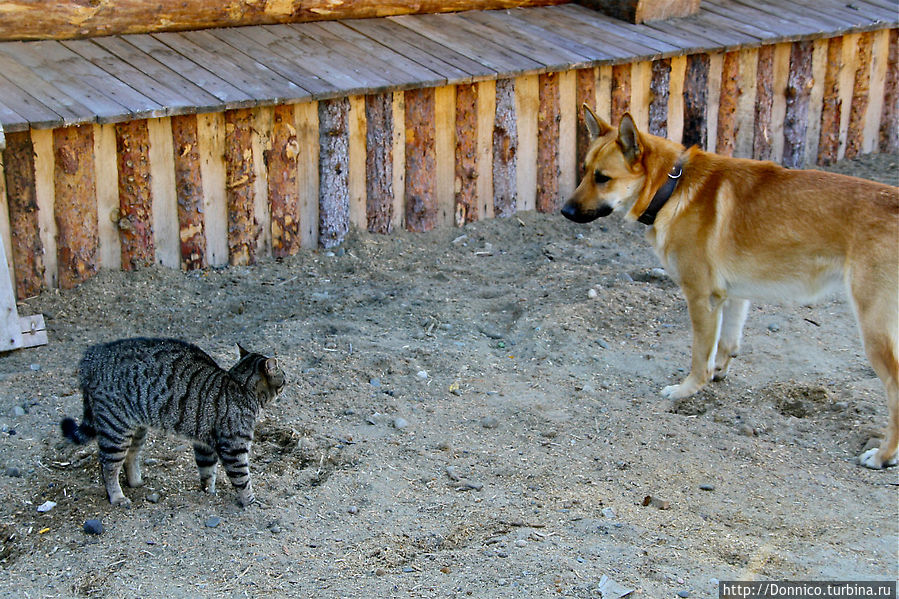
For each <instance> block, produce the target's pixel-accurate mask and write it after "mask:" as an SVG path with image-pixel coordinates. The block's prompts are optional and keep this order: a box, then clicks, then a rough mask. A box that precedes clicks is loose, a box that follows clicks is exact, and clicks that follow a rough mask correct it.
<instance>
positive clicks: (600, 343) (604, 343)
mask: <svg viewBox="0 0 899 599" xmlns="http://www.w3.org/2000/svg"><path fill="white" fill-rule="evenodd" d="M594 343H596V345H598V346H600V347H601V348H603V349H609V343H608V342H607V341H606V340H605V339H597V340H596V341H594Z"/></svg>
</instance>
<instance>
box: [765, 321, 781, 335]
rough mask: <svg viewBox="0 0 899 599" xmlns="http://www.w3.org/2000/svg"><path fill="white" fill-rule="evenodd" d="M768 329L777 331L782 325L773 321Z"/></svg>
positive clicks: (773, 331)
mask: <svg viewBox="0 0 899 599" xmlns="http://www.w3.org/2000/svg"><path fill="white" fill-rule="evenodd" d="M768 330H769V331H771V332H772V333H776V332H778V331H779V330H780V325H779V324H777V323H776V322H772V323H771V324H769V325H768Z"/></svg>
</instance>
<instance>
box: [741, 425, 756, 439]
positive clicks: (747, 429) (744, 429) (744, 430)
mask: <svg viewBox="0 0 899 599" xmlns="http://www.w3.org/2000/svg"><path fill="white" fill-rule="evenodd" d="M740 434H741V435H745V436H747V437H754V436H755V429H754V428H752V427H751V426H749V425H748V424H743V425H741V426H740Z"/></svg>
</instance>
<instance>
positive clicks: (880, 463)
mask: <svg viewBox="0 0 899 599" xmlns="http://www.w3.org/2000/svg"><path fill="white" fill-rule="evenodd" d="M879 451H880V450H879V449H878V448H877V447H873V448H871V449H869V450H868V451H866V452H865V453H863V454H862V455H860V456H858V463H859V465H860V466H864V467H865V468H870V469H872V470H880V469H881V468H889V467H890V466H895V465H896V464H897V463H899V454H897V455H894V456H893V457H892V458H890V459H889V460H886V461H884V460H883V459H882V458H881V457H880V455H879Z"/></svg>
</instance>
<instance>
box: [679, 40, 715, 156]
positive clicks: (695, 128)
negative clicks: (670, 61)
mask: <svg viewBox="0 0 899 599" xmlns="http://www.w3.org/2000/svg"><path fill="white" fill-rule="evenodd" d="M709 65H710V59H709V55H708V54H692V55H690V56H688V57H687V66H686V71H685V74H684V130H683V138H682V140H681V142H682V143H683V144H684V145H685V146H687V147H689V146H692V145H696V146H699V147H700V148H703V149H704V148H706V147H707V144H708V126H709V125H708V112H707V110H708V92H709Z"/></svg>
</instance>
